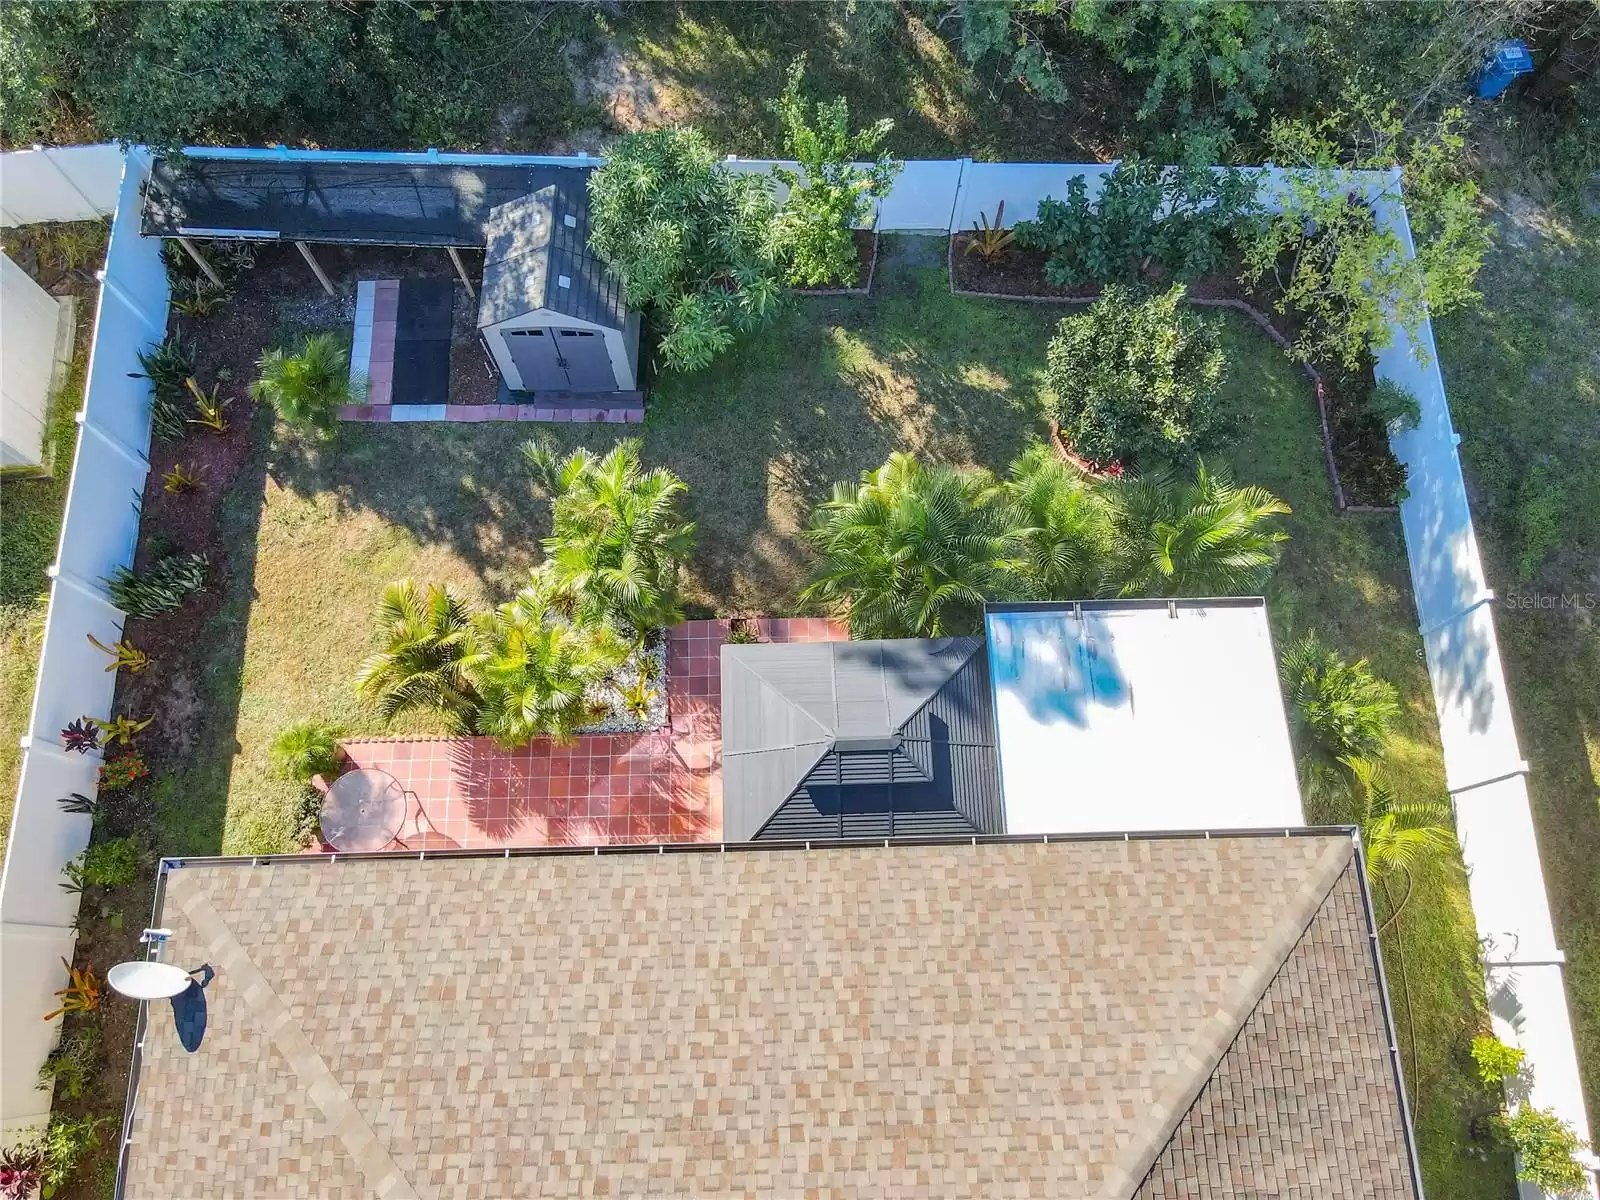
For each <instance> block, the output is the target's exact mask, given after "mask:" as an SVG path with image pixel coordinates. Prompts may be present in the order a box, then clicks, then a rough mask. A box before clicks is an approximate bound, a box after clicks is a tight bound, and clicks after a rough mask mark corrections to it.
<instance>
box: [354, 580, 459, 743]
mask: <svg viewBox="0 0 1600 1200" xmlns="http://www.w3.org/2000/svg"><path fill="white" fill-rule="evenodd" d="M376 625H377V630H378V641H379V643H380V645H381V646H382V649H380V650H378V651H377V652H375V653H374V654H372V655H370V656H369V657H368V658H367V659H366V661H365V662H363V663H362V664H361V668H360V671H359V672H358V674H357V676H356V693H357V694H358V695H360V696H361V697H362V698H363V699H366V700H369V701H372V702H374V703H376V704H377V706H378V711H379V712H381V713H382V714H383V716H384V718H385V719H392V718H393V717H395V716H398V715H399V714H400V713H403V712H413V711H432V712H439V713H443V714H444V715H445V716H446V717H447V718H449V720H450V721H451V723H452V725H454V726H455V728H456V729H458V730H459V731H460V732H462V733H477V732H478V729H477V724H476V722H477V713H478V704H479V697H478V692H477V689H476V688H474V687H473V685H472V681H471V680H470V679H469V678H468V677H467V675H466V672H465V670H464V668H463V660H464V659H465V657H466V654H467V633H468V629H469V627H470V615H469V613H468V610H467V606H466V603H465V602H464V601H462V600H461V599H460V597H458V596H457V595H456V594H455V593H454V592H452V591H451V590H450V589H449V588H448V587H441V586H440V585H438V584H429V585H428V587H427V589H426V590H424V589H422V588H419V587H418V586H417V585H416V584H415V583H413V582H412V581H411V580H409V579H401V580H397V581H396V582H394V583H391V584H389V585H388V586H387V587H385V588H384V589H383V599H382V600H381V601H380V603H379V605H378V613H377V620H376Z"/></svg>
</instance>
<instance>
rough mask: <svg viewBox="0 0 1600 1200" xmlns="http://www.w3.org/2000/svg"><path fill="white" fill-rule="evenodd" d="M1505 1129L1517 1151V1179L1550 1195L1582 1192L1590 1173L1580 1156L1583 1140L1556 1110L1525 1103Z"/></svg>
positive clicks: (1568, 1194) (1509, 1120) (1567, 1194)
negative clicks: (1551, 1110)
mask: <svg viewBox="0 0 1600 1200" xmlns="http://www.w3.org/2000/svg"><path fill="white" fill-rule="evenodd" d="M1502 1130H1503V1132H1504V1134H1505V1137H1506V1140H1507V1141H1508V1142H1510V1144H1511V1148H1512V1149H1513V1150H1515V1151H1516V1153H1517V1178H1518V1179H1520V1180H1522V1182H1524V1183H1531V1184H1533V1185H1534V1186H1535V1187H1536V1188H1538V1189H1539V1190H1540V1191H1542V1192H1545V1193H1547V1194H1549V1195H1551V1196H1581V1195H1582V1194H1583V1190H1584V1187H1585V1186H1586V1185H1587V1184H1588V1181H1589V1173H1588V1172H1587V1171H1586V1170H1584V1168H1583V1164H1582V1163H1580V1162H1579V1161H1578V1158H1577V1156H1578V1152H1579V1151H1580V1150H1583V1149H1584V1142H1583V1141H1582V1140H1581V1139H1580V1138H1579V1137H1578V1135H1577V1134H1576V1133H1574V1132H1573V1130H1572V1127H1571V1126H1570V1125H1568V1124H1567V1123H1566V1122H1565V1121H1563V1120H1562V1119H1561V1118H1560V1117H1558V1116H1556V1115H1555V1113H1553V1112H1550V1111H1549V1110H1548V1109H1542V1108H1535V1107H1533V1105H1531V1104H1524V1105H1522V1106H1521V1107H1520V1108H1518V1109H1517V1113H1516V1115H1515V1116H1513V1117H1511V1118H1510V1119H1508V1120H1505V1121H1503V1122H1502Z"/></svg>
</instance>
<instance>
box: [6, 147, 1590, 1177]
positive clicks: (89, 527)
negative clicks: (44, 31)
mask: <svg viewBox="0 0 1600 1200" xmlns="http://www.w3.org/2000/svg"><path fill="white" fill-rule="evenodd" d="M187 152H188V153H189V154H191V155H192V156H195V157H207V158H231V159H268V158H270V159H288V160H293V159H303V160H319V159H320V160H324V161H338V160H344V161H362V162H385V163H391V164H396V165H400V164H417V165H422V164H429V163H456V164H461V165H470V164H490V165H511V164H515V163H530V164H531V163H559V164H566V165H573V166H582V165H593V164H594V163H596V162H597V161H598V160H596V159H592V158H587V157H578V158H555V157H547V156H515V155H478V154H450V153H440V152H438V151H433V150H430V151H427V152H424V153H415V154H388V153H351V152H343V151H294V150H287V149H283V148H269V149H252V150H236V149H226V148H213V147H191V148H189V150H188V151H187ZM114 153H115V151H114V148H110V147H77V148H73V149H72V150H70V151H38V152H32V156H30V155H29V154H26V153H25V154H20V155H8V156H5V158H4V160H3V161H0V185H3V186H4V195H3V203H0V208H3V210H4V215H5V220H6V221H7V223H14V222H15V221H18V220H61V219H70V218H71V217H75V216H80V215H81V216H88V215H96V214H97V213H100V212H105V211H109V210H110V207H111V205H112V203H113V198H112V197H111V195H110V192H109V190H108V188H107V181H108V180H109V179H110V178H112V177H113V176H116V172H115V171H114V170H113V169H112V168H111V167H110V166H109V165H108V164H109V162H110V158H109V157H108V156H109V155H111V154H114ZM40 156H42V157H40ZM771 165H772V164H771V162H769V161H763V160H743V159H730V160H729V161H728V168H729V169H730V170H739V171H762V172H765V171H767V170H768V169H770V167H771ZM787 165H790V166H793V165H794V164H787ZM147 166H148V163H147V159H146V158H145V156H144V155H143V154H134V155H130V157H129V166H128V170H127V171H126V173H124V174H122V175H120V176H116V177H117V178H120V189H121V191H120V199H119V200H116V201H115V207H116V211H117V219H116V222H115V223H114V226H113V234H112V241H111V251H110V255H109V258H108V262H107V271H106V282H105V290H104V292H103V294H102V297H101V303H100V316H99V326H98V329H97V333H96V339H95V350H94V356H93V359H92V360H91V369H90V378H89V395H88V400H87V402H86V406H85V407H86V410H87V418H86V421H85V428H86V431H87V432H86V434H85V436H84V437H83V439H82V442H81V445H80V447H79V451H78V461H77V463H76V465H75V469H74V472H73V482H72V491H71V494H70V497H69V500H68V506H67V519H66V523H65V525H64V527H63V530H62V541H61V552H60V555H59V560H60V562H59V571H58V574H57V576H56V579H55V582H54V585H53V588H52V602H51V612H50V621H49V624H48V625H47V629H46V636H45V649H44V662H43V664H42V667H41V671H40V684H39V692H38V696H37V697H36V700H35V705H34V720H33V726H32V733H31V735H30V737H31V741H30V745H29V751H28V756H27V760H26V764H25V767H24V776H23V783H22V788H21V790H20V793H19V797H18V806H17V817H16V820H15V823H14V825H13V830H12V838H11V846H10V850H11V853H9V854H8V857H7V865H6V876H5V881H4V884H3V885H0V915H3V916H4V920H5V938H6V943H5V953H6V972H5V974H6V980H5V999H6V1004H5V1009H6V1013H5V1021H4V1035H5V1044H4V1051H5V1053H4V1059H5V1062H4V1069H3V1074H4V1079H3V1081H0V1082H3V1089H0V1095H3V1102H4V1108H3V1116H4V1118H5V1121H6V1123H7V1124H8V1125H10V1124H14V1123H15V1122H16V1121H17V1120H19V1119H23V1118H28V1117H37V1116H38V1115H39V1114H40V1112H41V1111H42V1108H43V1102H42V1095H43V1093H33V1092H31V1090H30V1089H31V1087H32V1082H33V1072H34V1070H35V1069H36V1067H37V1064H38V1062H39V1061H40V1060H41V1059H42V1058H43V1054H44V1051H45V1050H46V1049H48V1045H49V1035H48V1032H47V1031H46V1030H45V1029H44V1027H43V1026H42V1022H39V1020H38V1014H39V1013H42V1012H43V1011H45V1008H46V1007H48V1006H49V1005H48V1003H47V1002H48V1000H49V993H50V991H51V990H53V989H54V987H56V986H59V980H60V974H61V971H60V966H59V963H58V962H57V961H56V957H57V955H58V953H68V954H69V953H70V947H71V936H70V930H69V929H68V925H69V923H70V919H71V914H72V907H73V905H72V902H71V900H70V898H69V897H67V896H66V895H65V893H62V892H61V891H60V889H59V888H58V887H57V886H56V884H57V880H58V877H59V870H60V867H61V865H62V864H63V863H65V861H66V860H67V859H68V858H69V857H71V855H72V854H74V853H76V852H77V850H78V849H79V848H81V846H82V845H83V843H84V840H85V839H86V838H87V836H88V822H87V819H86V818H82V817H67V816H64V815H62V814H61V813H60V811H59V809H58V808H57V807H56V805H55V798H56V797H57V796H59V795H64V794H66V793H67V792H71V791H88V790H90V788H91V787H92V784H93V773H94V766H95V764H94V762H93V760H92V759H78V758H76V757H75V756H73V757H68V756H64V755H62V754H61V753H60V752H59V748H58V747H57V745H56V742H55V738H56V733H55V731H56V730H58V729H60V728H61V727H62V726H63V725H65V724H66V723H67V722H68V721H70V720H72V719H73V718H75V717H77V716H79V715H82V714H83V713H90V714H93V715H102V714H103V713H104V712H105V710H106V709H107V707H108V705H109V703H110V699H111V680H112V677H111V676H110V675H108V674H106V673H105V672H104V671H103V669H102V668H103V666H104V662H105V660H104V659H103V658H102V657H100V656H99V655H98V653H97V652H95V651H93V650H92V649H91V648H90V647H89V646H88V643H87V641H86V639H85V636H84V635H85V634H86V633H90V632H93V633H95V634H96V635H97V636H99V637H101V638H102V640H106V641H109V640H111V639H112V638H113V637H114V636H115V634H116V632H117V630H118V629H119V628H120V625H121V618H120V614H118V613H117V612H116V611H115V610H114V609H112V608H111V607H110V606H109V605H108V604H107V603H106V602H105V600H104V597H103V593H102V591H101V590H100V588H99V586H98V580H99V579H100V577H102V576H104V575H106V574H108V573H109V572H110V570H111V569H112V568H113V567H115V566H116V565H118V564H120V563H124V562H127V561H128V559H129V556H130V555H131V552H132V547H133V539H134V537H135V534H136V528H137V514H136V512H135V511H134V509H133V508H132V505H131V501H132V496H133V495H134V494H135V493H137V492H138V490H139V488H140V486H141V484H142V481H143V478H144V473H145V469H146V468H145V461H144V458H143V453H142V452H143V450H144V449H145V448H146V447H147V445H148V440H149V429H150V414H149V399H148V393H147V388H146V387H145V386H144V385H143V384H142V383H140V382H137V381H133V380H129V379H127V378H126V372H127V371H128V370H131V369H133V362H134V360H133V352H134V351H135V350H136V349H138V348H139V347H140V346H142V345H143V344H144V343H145V342H147V341H150V340H152V339H154V338H156V337H159V336H160V330H161V329H162V327H163V325H164V321H165V308H166V300H167V295H166V284H165V279H164V276H163V274H162V272H161V265H160V260H159V256H158V254H157V247H156V244H155V243H153V242H149V243H141V242H140V241H139V239H138V237H137V217H138V213H137V204H136V203H135V201H136V197H137V188H138V182H139V180H140V179H141V178H142V176H143V174H144V172H145V170H146V169H147ZM1110 170H1111V164H1066V163H981V162H974V161H972V160H971V159H958V160H954V161H937V162H934V161H911V162H908V163H906V166H905V170H904V171H903V172H902V173H901V174H900V176H899V177H898V178H897V179H896V181H895V184H894V187H893V189H892V190H891V192H890V194H889V195H888V196H887V197H885V198H884V200H883V201H882V203H881V204H880V206H879V210H878V214H877V226H878V228H879V229H881V230H883V231H885V232H937V233H946V232H959V231H961V230H966V229H970V228H971V227H972V225H973V223H974V222H975V221H976V220H977V219H978V217H979V216H980V214H981V215H984V216H987V217H988V218H989V219H990V220H991V221H992V220H994V218H995V215H996V212H997V210H998V209H999V206H1000V203H1001V201H1004V202H1005V224H1007V225H1010V224H1013V223H1015V222H1016V221H1018V220H1023V219H1026V218H1030V217H1032V216H1034V215H1035V213H1036V212H1037V210H1038V205H1039V201H1040V200H1042V199H1044V198H1045V197H1046V196H1055V197H1064V196H1065V195H1066V190H1067V184H1068V182H1069V181H1070V180H1071V179H1072V178H1073V177H1074V176H1076V175H1083V176H1085V177H1086V180H1087V183H1088V192H1089V195H1090V196H1093V195H1095V194H1096V193H1097V192H1098V190H1099V185H1100V182H1101V180H1102V179H1103V178H1104V177H1105V175H1106V174H1107V173H1108V172H1109V171H1110ZM1279 174H1280V173H1279V172H1276V171H1269V172H1268V177H1267V180H1266V186H1265V189H1264V190H1265V191H1266V192H1267V193H1269V194H1270V193H1271V192H1272V191H1273V190H1274V187H1275V184H1276V183H1277V180H1278V177H1279ZM17 179H25V180H26V181H27V182H28V186H29V188H31V189H32V190H31V191H30V192H28V193H26V194H21V193H18V194H13V193H14V188H13V181H14V180H17ZM1349 182H1350V183H1351V184H1352V185H1360V186H1364V187H1365V188H1366V189H1367V191H1368V193H1369V195H1374V196H1380V198H1379V200H1378V211H1379V214H1380V217H1381V218H1382V219H1384V220H1386V221H1387V222H1389V224H1390V225H1391V226H1392V227H1393V228H1395V229H1396V230H1397V232H1398V233H1399V234H1400V236H1401V239H1402V240H1403V241H1404V242H1405V244H1406V245H1407V247H1408V250H1410V248H1411V235H1410V229H1409V225H1408V223H1407V220H1406V213H1405V208H1404V206H1403V204H1402V202H1401V200H1400V196H1399V183H1398V180H1397V179H1396V178H1395V177H1393V176H1387V175H1366V176H1364V177H1359V176H1354V175H1353V176H1352V177H1351V178H1350V180H1349ZM1269 202H1270V201H1269ZM96 204H103V205H105V207H101V208H95V207H94V206H95V205H96ZM52 206H54V207H52ZM1419 354H1420V357H1419ZM1378 375H1379V377H1380V378H1390V379H1394V380H1396V381H1397V382H1400V383H1403V384H1405V385H1406V386H1407V387H1409V388H1410V389H1411V390H1412V391H1413V392H1415V393H1416V395H1417V397H1418V399H1419V401H1420V404H1421V409H1422V419H1421V422H1420V424H1419V425H1418V427H1417V428H1416V429H1415V430H1412V431H1411V432H1409V433H1406V434H1403V435H1400V436H1398V437H1396V438H1395V440H1394V448H1395V452H1396V454H1397V455H1398V456H1399V457H1400V459H1401V461H1403V462H1404V463H1406V465H1407V467H1408V468H1409V470H1410V481H1411V482H1410V497H1409V498H1408V499H1407V500H1406V501H1405V502H1404V503H1403V504H1402V505H1401V514H1400V515H1401V521H1402V524H1403V526H1404V530H1405V537H1406V546H1407V551H1408V554H1409V557H1410V562H1411V570H1412V578H1413V587H1414V591H1415V593H1416V601H1417V612H1418V617H1419V621H1420V625H1421V629H1422V635H1423V640H1424V643H1425V645H1426V650H1427V658H1428V668H1429V674H1430V676H1431V678H1432V682H1433V688H1434V695H1435V702H1436V705H1437V708H1438V713H1439V724H1440V732H1441V736H1442V739H1443V743H1444V757H1445V766H1446V772H1447V776H1448V783H1449V788H1450V792H1451V795H1452V796H1453V798H1454V800H1455V807H1456V813H1457V821H1458V825H1459V828H1460V832H1461V841H1462V849H1463V852H1464V854H1465V857H1466V863H1467V869H1468V871H1469V873H1470V876H1471V880H1470V883H1471V896H1472V905H1473V911H1474V913H1475V915H1476V917H1477V923H1478V929H1479V931H1480V934H1481V935H1482V936H1483V937H1484V938H1485V939H1486V940H1487V943H1488V945H1489V946H1490V953H1489V960H1490V961H1489V970H1488V981H1489V988H1490V1000H1491V1005H1492V1007H1493V1008H1494V1010H1495V1012H1496V1014H1497V1024H1498V1025H1499V1026H1500V1028H1501V1032H1502V1034H1503V1036H1504V1037H1505V1038H1506V1040H1507V1041H1510V1042H1513V1043H1515V1044H1517V1045H1519V1046H1521V1047H1522V1048H1523V1049H1524V1050H1526V1051H1527V1055H1528V1059H1527V1061H1528V1063H1529V1065H1530V1066H1531V1068H1532V1078H1533V1084H1532V1086H1533V1091H1532V1100H1533V1102H1534V1103H1535V1104H1537V1105H1539V1106H1540V1107H1547V1108H1550V1109H1553V1110H1554V1111H1555V1112H1556V1113H1557V1114H1558V1115H1559V1116H1560V1117H1562V1119H1564V1120H1566V1121H1567V1122H1568V1123H1569V1124H1571V1125H1573V1126H1574V1127H1575V1128H1576V1129H1577V1130H1578V1132H1579V1134H1580V1135H1581V1136H1583V1137H1585V1138H1587V1137H1588V1136H1589V1125H1588V1119H1587V1115H1586V1113H1585V1111H1584V1101H1583V1091H1582V1087H1581V1085H1580V1081H1579V1076H1578V1065H1577V1056H1576V1052H1575V1050H1574V1046H1573V1040H1572V1029H1571V1021H1570V1018H1569V1015H1568V1010H1567V1001H1566V992H1565V989H1564V987H1563V984H1562V956H1561V952H1560V950H1559V948H1558V947H1557V945H1556V940H1555V935H1554V931H1553V928H1552V925H1551V920H1550V912H1549V906H1548V902H1547V899H1546V894H1545V889H1544V880H1543V875H1542V872H1541V869H1540V864H1539V857H1538V850H1537V845H1536V842H1535V838H1534V829H1533V821H1532V816H1531V813H1530V810H1529V805H1528V796H1527V788H1526V783H1525V779H1526V774H1527V764H1526V763H1525V762H1523V760H1522V758H1521V753H1520V751H1519V749H1518V745H1517V739H1516V732H1515V730H1514V728H1513V726H1512V720H1511V705H1510V699H1509V696H1508V694H1507V690H1506V683H1505V675H1504V671H1503V669H1502V667H1501V663H1500V654H1499V647H1498V644H1497V642H1496V640H1495V632H1494V622H1493V619H1492V614H1491V604H1492V600H1493V593H1492V592H1490V591H1489V588H1488V586H1487V583H1486V581H1485V578H1484V573H1483V566H1482V562H1481V560H1480V558H1479V555H1478V547H1477V542H1476V539H1475V537H1474V534H1473V530H1472V518H1471V514H1470V512H1469V511H1468V508H1467V499H1466V490H1465V487H1464V485H1463V483H1462V477H1461V466H1460V462H1459V460H1458V458H1457V456H1456V444H1457V442H1458V441H1459V439H1458V438H1457V436H1456V434H1455V431H1454V428H1453V426H1452V425H1451V422H1450V411H1449V406H1448V404H1447V402H1446V398H1445V393H1444V382H1443V379H1442V377H1441V375H1440V372H1439V367H1438V362H1437V355H1436V353H1435V350H1434V346H1433V333H1432V329H1431V327H1430V326H1428V325H1427V324H1426V323H1424V325H1423V327H1422V329H1421V331H1420V334H1419V336H1418V339H1417V343H1416V344H1415V345H1413V343H1412V342H1411V340H1410V339H1409V338H1407V337H1406V335H1405V334H1404V332H1403V331H1400V330H1396V335H1395V340H1394V344H1393V345H1391V346H1390V347H1389V348H1388V349H1386V350H1385V351H1384V352H1383V353H1382V354H1380V356H1379V362H1378ZM19 860H21V861H19ZM14 964H15V965H14ZM14 998H15V1002H14ZM1591 1195H1594V1192H1593V1189H1592V1188H1591Z"/></svg>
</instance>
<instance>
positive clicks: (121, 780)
mask: <svg viewBox="0 0 1600 1200" xmlns="http://www.w3.org/2000/svg"><path fill="white" fill-rule="evenodd" d="M148 774H150V768H149V767H147V766H146V765H145V761H144V755H143V754H141V753H139V751H137V750H134V751H132V752H131V753H128V754H124V755H122V756H121V757H120V758H113V759H112V760H111V761H110V762H106V763H102V764H100V790H101V791H106V792H114V791H117V790H118V789H119V788H125V787H127V786H128V785H129V784H131V783H132V782H133V781H134V780H136V779H143V778H144V777H145V776H146V775H148Z"/></svg>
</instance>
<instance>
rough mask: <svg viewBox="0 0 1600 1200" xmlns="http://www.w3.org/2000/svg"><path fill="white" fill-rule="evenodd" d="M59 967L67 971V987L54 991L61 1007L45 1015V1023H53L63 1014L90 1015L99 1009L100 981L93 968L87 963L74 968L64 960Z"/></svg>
mask: <svg viewBox="0 0 1600 1200" xmlns="http://www.w3.org/2000/svg"><path fill="white" fill-rule="evenodd" d="M61 965H62V966H63V967H65V968H66V971H67V986H66V987H64V988H57V989H56V992H55V994H56V996H57V997H58V998H59V999H60V1000H61V1007H60V1008H58V1009H56V1010H55V1011H54V1012H48V1013H45V1015H44V1019H45V1020H46V1021H54V1020H55V1019H56V1018H57V1017H59V1016H61V1015H62V1014H63V1013H69V1012H70V1013H92V1012H94V1011H95V1010H96V1009H98V1008H99V1007H100V981H99V979H97V978H96V977H95V973H94V968H93V967H91V966H90V965H89V964H88V963H85V964H84V965H83V966H82V967H81V968H79V967H75V966H73V965H72V964H71V963H69V962H68V961H67V960H66V959H64V958H63V959H62V960H61Z"/></svg>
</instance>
